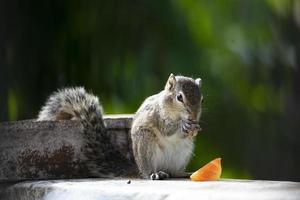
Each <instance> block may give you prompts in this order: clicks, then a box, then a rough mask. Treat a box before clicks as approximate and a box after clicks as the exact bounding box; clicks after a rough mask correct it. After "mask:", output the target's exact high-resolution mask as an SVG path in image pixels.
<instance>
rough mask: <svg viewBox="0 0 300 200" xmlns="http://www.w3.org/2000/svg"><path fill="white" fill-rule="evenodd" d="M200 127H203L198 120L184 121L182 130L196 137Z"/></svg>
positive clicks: (187, 134)
mask: <svg viewBox="0 0 300 200" xmlns="http://www.w3.org/2000/svg"><path fill="white" fill-rule="evenodd" d="M200 129H201V128H200V126H199V124H198V122H196V121H191V120H187V121H182V126H181V130H182V132H183V133H185V135H186V136H187V137H191V138H192V137H195V136H196V135H197V133H198V131H199V130H200Z"/></svg>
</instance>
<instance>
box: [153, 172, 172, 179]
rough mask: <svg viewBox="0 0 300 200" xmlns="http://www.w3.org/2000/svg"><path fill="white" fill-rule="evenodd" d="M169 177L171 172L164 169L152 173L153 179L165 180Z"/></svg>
mask: <svg viewBox="0 0 300 200" xmlns="http://www.w3.org/2000/svg"><path fill="white" fill-rule="evenodd" d="M169 177H170V176H169V174H167V173H166V172H163V171H159V172H155V173H152V174H151V175H150V179H151V180H164V179H168V178H169Z"/></svg>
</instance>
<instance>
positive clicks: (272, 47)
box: [0, 0, 300, 180]
mask: <svg viewBox="0 0 300 200" xmlns="http://www.w3.org/2000/svg"><path fill="white" fill-rule="evenodd" d="M4 2H5V1H4ZM1 9H2V10H0V11H2V12H0V13H1V28H2V30H3V31H2V35H0V39H1V41H0V42H1V44H2V47H4V48H3V49H2V51H1V54H2V55H1V56H2V57H3V58H4V59H3V61H1V62H2V63H0V64H1V72H2V73H1V75H0V78H1V80H2V82H0V85H2V86H1V89H0V91H1V96H2V97H3V98H1V99H2V101H0V106H1V107H0V109H1V110H3V112H2V120H8V119H9V120H18V119H26V118H34V117H35V116H36V115H37V113H38V110H39V108H40V107H41V106H42V104H43V102H44V101H45V99H46V98H47V96H48V95H49V94H50V93H51V92H52V91H54V90H56V89H57V88H61V87H65V86H76V85H82V86H85V87H86V89H88V90H90V91H93V92H94V93H95V94H97V95H98V96H99V97H100V99H101V102H102V104H103V107H104V110H105V112H106V113H109V114H111V113H133V112H135V111H136V110H137V108H138V107H139V105H140V104H141V103H142V101H143V99H144V98H146V97H147V96H150V95H152V94H154V93H157V92H158V91H160V90H162V88H163V86H164V84H165V81H166V79H167V77H168V76H169V74H170V73H174V74H182V75H186V76H192V77H194V78H197V77H201V78H202V80H203V91H202V92H203V94H204V112H203V116H202V121H201V126H202V127H203V132H201V133H200V134H199V135H198V137H197V141H196V150H195V156H194V158H193V160H192V161H191V163H190V166H189V169H190V170H195V169H198V168H199V167H200V166H201V165H203V164H205V163H206V162H208V161H210V160H212V159H213V158H215V157H222V158H223V169H224V173H223V177H226V178H260V179H280V180H300V172H299V170H298V169H299V167H300V158H299V153H300V147H299V146H300V144H299V141H300V140H299V139H300V134H299V130H300V127H299V119H300V114H299V113H300V70H299V68H300V62H299V58H300V37H299V35H300V34H299V33H300V3H299V1H297V0H285V1H281V0H245V1H238V0H216V1H206V0H184V1H181V0H172V1H159V0H152V1H148V0H141V1H134V0H122V1H121V0H102V1H92V0H85V1H83V0H72V1H71V0H63V1H62V0H44V1H38V0H29V1H19V0H11V1H9V2H8V1H7V2H6V3H4V4H3V5H2V6H1ZM1 80H0V81H1ZM1 99H0V100H1ZM3 99H4V100H3ZM5 99H7V101H5ZM5 110H7V112H6V111H5ZM5 113H7V114H5Z"/></svg>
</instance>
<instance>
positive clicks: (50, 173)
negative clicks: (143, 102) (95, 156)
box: [0, 115, 133, 182]
mask: <svg viewBox="0 0 300 200" xmlns="http://www.w3.org/2000/svg"><path fill="white" fill-rule="evenodd" d="M104 121H105V123H106V125H107V132H108V134H109V136H110V139H111V142H112V143H113V144H114V145H115V146H116V147H117V148H118V149H119V150H120V152H122V154H123V155H124V156H125V157H126V158H127V159H128V160H130V161H133V156H132V151H131V148H130V147H131V140H130V137H129V130H130V126H131V121H132V116H131V115H108V116H105V117H104ZM83 138H84V132H83V127H82V125H81V123H79V122H78V121H59V122H55V121H41V122H37V121H35V120H24V121H16V122H2V123H0V181H2V182H3V181H13V180H27V179H60V178H83V177H91V175H90V174H89V172H88V170H86V163H85V161H84V155H83V154H84V149H85V145H86V144H85V143H84V139H83ZM112 167H113V166H112ZM124 169H126V166H124Z"/></svg>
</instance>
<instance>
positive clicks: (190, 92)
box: [131, 74, 202, 180]
mask: <svg viewBox="0 0 300 200" xmlns="http://www.w3.org/2000/svg"><path fill="white" fill-rule="evenodd" d="M178 95H182V96H181V97H182V98H181V99H179V100H178ZM201 99H202V95H201V93H200V84H199V81H197V82H196V81H195V80H194V79H192V78H189V77H184V76H176V77H175V76H174V75H173V74H171V75H170V77H169V79H168V81H167V83H166V86H165V89H164V90H163V91H161V92H160V93H158V94H156V95H153V96H151V97H148V98H147V99H146V100H145V101H144V102H143V104H142V105H141V107H140V108H139V109H138V111H137V112H136V114H135V117H134V120H133V124H132V129H131V139H132V144H133V153H134V158H135V160H136V164H137V166H138V168H139V171H140V173H141V175H142V176H143V177H145V178H150V179H152V180H160V179H166V178H168V177H187V176H188V175H189V174H188V173H186V172H185V167H186V165H187V164H188V161H189V159H190V157H191V155H192V152H193V147H194V144H193V138H194V136H195V135H196V134H197V131H198V130H199V128H200V127H199V125H198V122H199V118H200V115H201ZM181 100H182V101H181Z"/></svg>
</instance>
